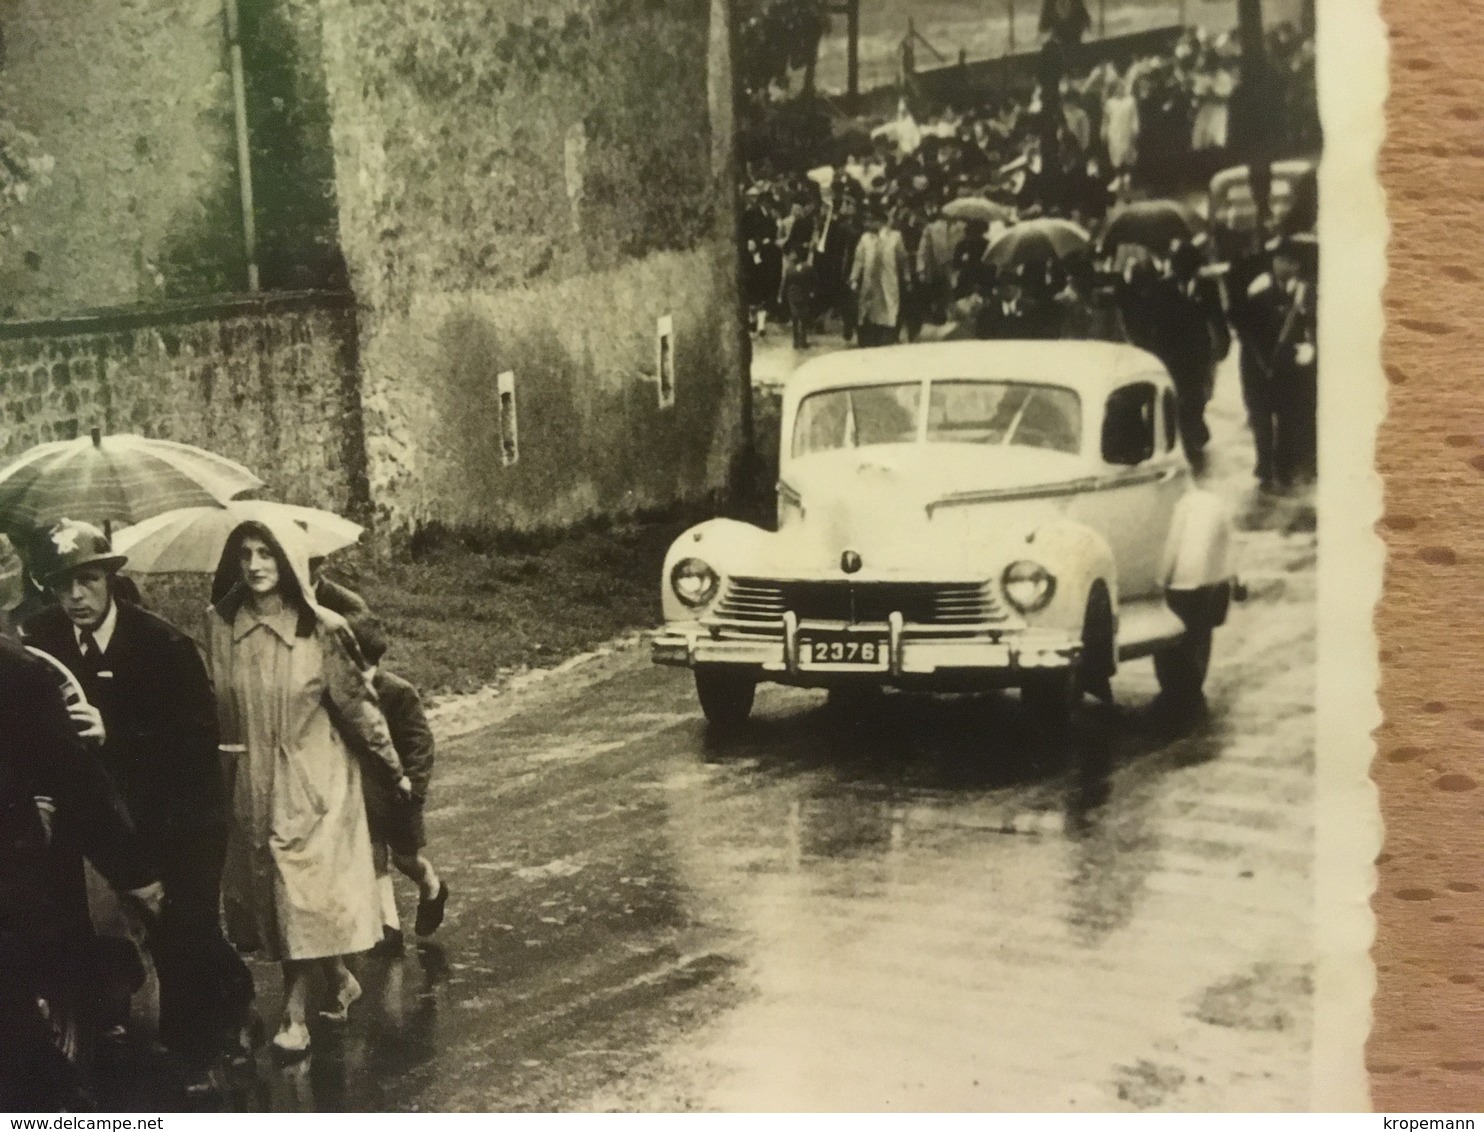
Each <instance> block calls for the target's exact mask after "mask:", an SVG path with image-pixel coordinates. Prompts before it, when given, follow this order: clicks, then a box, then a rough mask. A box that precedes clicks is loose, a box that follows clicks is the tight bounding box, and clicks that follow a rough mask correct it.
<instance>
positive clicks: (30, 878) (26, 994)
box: [0, 536, 162, 1112]
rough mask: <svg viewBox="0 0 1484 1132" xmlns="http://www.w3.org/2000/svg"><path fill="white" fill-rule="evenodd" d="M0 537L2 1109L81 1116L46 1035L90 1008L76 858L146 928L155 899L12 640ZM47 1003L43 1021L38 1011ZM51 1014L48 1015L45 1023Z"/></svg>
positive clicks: (136, 852)
mask: <svg viewBox="0 0 1484 1132" xmlns="http://www.w3.org/2000/svg"><path fill="white" fill-rule="evenodd" d="M7 548H8V543H6V542H5V540H4V538H3V536H0V1110H6V1111H13V1112H14V1111H21V1112H26V1111H46V1110H50V1109H64V1110H70V1111H74V1112H75V1111H80V1110H81V1111H86V1110H87V1109H88V1107H89V1098H88V1097H87V1096H86V1094H85V1090H86V1086H87V1082H86V1081H83V1080H81V1079H80V1078H79V1077H78V1075H77V1069H78V1067H77V1066H76V1065H75V1064H72V1063H70V1062H69V1061H68V1060H67V1059H66V1058H65V1057H64V1056H63V1054H62V1051H61V1050H59V1049H58V1048H57V1044H56V1041H55V1034H54V1031H53V1027H54V1025H55V1024H56V1023H58V1022H63V1021H66V1020H68V1018H69V1017H73V1018H76V1019H77V1020H78V1021H79V1022H84V1021H85V1018H86V1014H85V1013H83V1014H73V1013H72V1011H73V1010H85V1004H86V1003H88V1002H91V1001H93V1000H94V996H95V991H96V987H95V985H94V981H93V980H94V975H95V973H96V970H97V964H96V961H95V955H94V950H93V949H94V944H95V942H96V941H95V939H94V934H93V925H92V922H91V920H90V919H89V917H88V899H87V884H86V880H85V876H84V872H83V857H84V854H86V856H87V858H88V859H89V860H90V861H92V863H93V866H94V867H95V868H96V869H97V870H98V871H99V872H100V873H102V874H103V876H104V877H105V878H106V879H107V880H108V882H109V883H110V884H111V885H112V886H113V887H114V888H115V890H116V891H117V892H119V893H120V894H121V895H123V896H125V897H127V899H128V900H129V902H130V903H131V904H133V905H134V906H135V907H136V908H138V909H139V911H140V912H141V913H143V914H144V915H145V916H146V917H147V918H150V919H153V918H156V917H158V915H159V912H160V904H161V897H162V891H161V887H160V884H159V882H158V881H157V880H156V879H155V871H154V869H153V867H152V866H151V863H150V861H149V859H148V855H147V854H146V853H145V852H144V847H143V845H142V844H141V843H140V840H139V837H138V835H137V834H136V833H135V831H134V829H133V827H132V826H131V825H130V823H129V821H128V818H127V817H126V815H125V814H124V809H123V805H122V803H121V802H120V801H119V799H118V797H117V794H116V793H115V791H114V788H113V784H112V783H111V782H110V781H109V779H108V776H107V774H106V773H105V772H104V770H103V767H102V765H101V763H100V762H99V760H98V757H97V754H96V752H95V751H94V750H92V749H89V748H88V747H87V746H85V745H84V744H83V743H82V742H81V741H80V739H79V738H78V735H77V729H78V724H79V716H80V715H81V716H83V717H86V716H87V715H88V713H87V712H85V711H81V710H80V709H81V708H82V705H78V709H79V710H73V711H72V712H71V718H70V719H69V710H68V706H67V704H66V703H65V702H64V701H63V698H62V693H61V690H60V687H59V684H60V680H59V674H58V673H56V672H55V671H53V670H52V669H51V668H50V667H49V666H48V665H47V664H46V663H45V662H43V661H41V660H39V659H37V658H35V657H33V656H32V655H30V654H29V653H27V652H26V650H25V649H23V648H22V647H21V646H20V644H19V643H18V642H16V641H15V640H14V639H13V638H12V636H11V629H12V624H11V616H10V615H11V613H12V611H13V610H14V609H15V608H16V607H17V606H18V605H19V604H20V602H21V599H22V596H23V593H22V588H21V585H22V582H21V570H20V562H19V559H18V558H15V557H13V556H12V555H10V554H8V553H6V550H7ZM43 1001H44V1002H45V1003H46V1012H45V1013H43V1010H42V1009H41V1006H40V1003H41V1002H43ZM48 1015H49V1017H48Z"/></svg>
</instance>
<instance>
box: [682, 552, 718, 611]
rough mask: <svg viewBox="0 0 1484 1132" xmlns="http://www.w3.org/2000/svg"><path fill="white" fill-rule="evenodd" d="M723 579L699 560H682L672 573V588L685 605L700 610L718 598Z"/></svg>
mask: <svg viewBox="0 0 1484 1132" xmlns="http://www.w3.org/2000/svg"><path fill="white" fill-rule="evenodd" d="M720 585H721V578H720V577H718V576H717V573H716V571H715V570H713V569H711V567H710V566H709V565H707V564H706V563H705V562H702V561H701V560H700V559H699V558H682V559H681V560H680V561H679V562H677V563H675V567H674V569H672V570H671V571H670V588H671V589H672V590H674V591H675V596H676V597H678V598H679V599H680V600H681V601H682V602H683V603H684V604H686V605H688V606H690V607H691V608H692V609H699V608H700V607H701V606H703V605H705V604H706V603H707V602H708V601H710V600H711V599H712V598H714V597H715V596H716V591H717V588H718V587H720Z"/></svg>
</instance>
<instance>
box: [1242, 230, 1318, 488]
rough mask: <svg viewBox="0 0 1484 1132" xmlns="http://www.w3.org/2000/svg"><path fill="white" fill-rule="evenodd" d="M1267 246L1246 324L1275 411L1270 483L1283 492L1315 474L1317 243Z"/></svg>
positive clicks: (1301, 240)
mask: <svg viewBox="0 0 1484 1132" xmlns="http://www.w3.org/2000/svg"><path fill="white" fill-rule="evenodd" d="M1268 247H1269V250H1270V252H1271V253H1272V270H1271V271H1270V272H1266V273H1264V274H1262V275H1259V276H1258V277H1257V278H1256V279H1255V280H1253V282H1252V284H1251V285H1250V286H1249V287H1248V289H1247V301H1248V307H1249V310H1248V312H1247V319H1248V321H1249V324H1250V330H1249V337H1250V339H1251V341H1252V343H1253V347H1254V350H1255V354H1256V358H1257V361H1258V363H1259V364H1260V365H1262V367H1263V368H1264V370H1265V371H1266V373H1267V374H1268V379H1269V382H1270V385H1271V396H1272V402H1273V405H1274V408H1275V410H1276V413H1275V415H1276V418H1277V437H1276V441H1275V444H1274V473H1275V478H1276V481H1277V484H1278V486H1280V487H1287V486H1290V485H1293V484H1296V483H1300V482H1302V481H1305V480H1312V479H1313V478H1314V475H1315V473H1316V471H1317V443H1316V441H1317V436H1316V424H1317V413H1318V373H1319V350H1318V341H1319V339H1318V324H1317V313H1318V294H1317V283H1316V280H1317V277H1318V244H1317V243H1316V242H1315V240H1314V238H1313V237H1311V236H1282V237H1279V238H1277V239H1275V240H1273V241H1272V242H1270V244H1269V245H1268Z"/></svg>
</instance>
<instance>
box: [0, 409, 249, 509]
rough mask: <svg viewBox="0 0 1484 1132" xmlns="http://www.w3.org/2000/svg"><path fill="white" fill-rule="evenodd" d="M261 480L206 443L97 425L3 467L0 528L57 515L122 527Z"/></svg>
mask: <svg viewBox="0 0 1484 1132" xmlns="http://www.w3.org/2000/svg"><path fill="white" fill-rule="evenodd" d="M262 486H263V481H262V480H260V479H259V478H258V477H257V476H255V475H254V474H253V473H252V472H250V471H248V469H246V468H244V467H243V466H242V465H241V464H239V463H237V462H236V461H234V460H229V459H227V458H226V457H225V456H218V455H217V454H216V453H215V452H208V451H206V449H204V448H196V447H194V446H192V445H189V444H179V443H176V442H175V441H172V440H154V439H151V438H149V437H145V436H133V435H130V434H120V435H116V436H104V435H102V433H101V432H100V431H99V430H98V429H94V430H93V431H92V434H91V435H90V436H85V437H79V438H78V439H77V440H58V441H53V442H52V443H50V444H40V445H37V446H36V447H35V448H32V449H30V450H29V451H27V452H24V453H22V454H21V456H20V457H18V458H17V459H16V460H14V461H13V462H12V463H10V464H9V465H7V466H6V467H5V468H3V469H0V531H4V532H6V533H10V534H19V535H22V536H25V535H28V534H29V533H30V532H33V531H36V530H38V529H40V528H42V527H45V526H47V525H48V524H50V523H54V522H56V521H57V520H58V519H77V520H81V521H83V522H88V523H94V524H96V525H98V526H108V527H121V526H126V525H129V524H132V523H138V522H142V521H143V520H145V519H149V518H153V517H154V516H155V515H159V514H162V513H163V512H166V511H172V510H175V509H176V508H180V507H219V506H221V505H222V504H224V503H226V502H227V501H228V500H229V499H232V498H234V497H236V496H238V495H242V494H243V493H244V492H248V491H254V490H256V489H258V488H260V487H262Z"/></svg>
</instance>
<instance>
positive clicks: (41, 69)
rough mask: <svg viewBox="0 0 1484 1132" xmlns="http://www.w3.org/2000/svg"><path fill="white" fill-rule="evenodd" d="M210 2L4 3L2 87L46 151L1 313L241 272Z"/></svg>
mask: <svg viewBox="0 0 1484 1132" xmlns="http://www.w3.org/2000/svg"><path fill="white" fill-rule="evenodd" d="M221 11H222V9H221V0H0V31H3V33H4V39H5V56H4V59H3V61H0V95H3V99H4V102H5V104H6V106H7V108H8V109H9V110H10V111H11V113H12V114H13V115H14V117H15V119H16V122H17V124H18V125H19V126H20V127H21V128H23V129H25V130H27V131H28V132H30V133H32V134H34V135H35V136H36V137H37V139H38V143H39V146H40V148H41V150H42V151H43V152H45V153H47V154H50V155H51V156H52V157H53V158H55V161H56V166H55V169H54V170H53V172H52V174H51V178H50V183H49V184H45V185H40V186H37V187H36V189H35V190H34V191H33V192H32V194H31V196H30V197H29V199H28V200H27V202H26V204H25V205H24V206H23V207H22V208H21V209H20V210H19V215H18V222H19V225H20V232H19V234H17V235H15V236H13V237H12V238H9V239H6V240H4V241H0V316H9V317H15V316H19V317H33V316H45V315H53V314H59V313H64V312H67V311H76V310H80V309H86V308H93V307H105V306H112V305H116V304H120V303H130V302H139V301H151V300H157V299H159V298H162V297H165V296H170V295H189V294H208V293H212V292H221V291H229V290H235V289H237V288H239V287H241V286H242V282H243V278H244V274H243V272H244V269H243V266H242V264H243V259H242V250H241V237H240V232H241V212H240V208H239V206H238V203H237V181H236V162H235V158H234V150H233V145H234V142H233V132H232V103H231V83H230V78H229V75H228V72H227V70H226V66H225V58H224V55H223V52H222V37H223V32H222V15H221Z"/></svg>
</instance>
